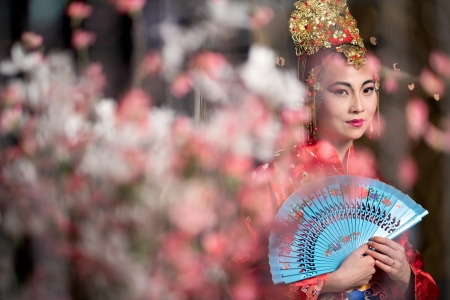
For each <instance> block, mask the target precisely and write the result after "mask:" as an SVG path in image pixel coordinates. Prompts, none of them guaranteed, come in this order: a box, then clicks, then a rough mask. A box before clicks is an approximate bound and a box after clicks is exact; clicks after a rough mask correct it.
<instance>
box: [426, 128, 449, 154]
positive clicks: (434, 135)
mask: <svg viewBox="0 0 450 300" xmlns="http://www.w3.org/2000/svg"><path fill="white" fill-rule="evenodd" d="M449 128H450V121H447V130H442V129H440V128H437V127H436V126H434V125H433V124H432V123H430V124H428V128H427V130H426V132H425V133H424V137H423V138H424V140H425V142H426V143H427V144H428V145H429V146H430V147H432V148H433V149H435V150H437V151H444V152H447V153H450V129H449Z"/></svg>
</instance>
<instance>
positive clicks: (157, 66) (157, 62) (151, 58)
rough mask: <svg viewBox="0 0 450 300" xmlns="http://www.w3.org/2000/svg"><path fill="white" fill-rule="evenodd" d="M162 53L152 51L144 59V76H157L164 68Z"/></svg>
mask: <svg viewBox="0 0 450 300" xmlns="http://www.w3.org/2000/svg"><path fill="white" fill-rule="evenodd" d="M162 63H163V61H162V58H161V53H160V52H157V51H150V52H149V53H147V55H146V56H145V58H144V61H143V63H142V73H143V75H144V76H147V75H148V76H155V75H157V74H158V73H159V72H160V71H161V68H162Z"/></svg>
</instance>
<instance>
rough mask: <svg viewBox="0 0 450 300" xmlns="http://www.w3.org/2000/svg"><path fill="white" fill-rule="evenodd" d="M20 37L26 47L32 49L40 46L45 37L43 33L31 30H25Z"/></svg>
mask: <svg viewBox="0 0 450 300" xmlns="http://www.w3.org/2000/svg"><path fill="white" fill-rule="evenodd" d="M20 39H21V40H22V43H23V45H24V46H25V48H27V49H30V50H32V49H36V48H38V47H39V46H41V45H42V42H43V41H44V38H43V37H42V36H41V35H39V34H36V33H34V32H30V31H25V32H23V33H22V35H21V37H20Z"/></svg>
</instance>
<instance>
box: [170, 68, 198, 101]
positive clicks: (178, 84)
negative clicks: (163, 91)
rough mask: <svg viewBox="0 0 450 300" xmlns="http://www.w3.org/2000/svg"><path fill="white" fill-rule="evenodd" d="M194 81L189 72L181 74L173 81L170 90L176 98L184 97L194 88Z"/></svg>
mask: <svg viewBox="0 0 450 300" xmlns="http://www.w3.org/2000/svg"><path fill="white" fill-rule="evenodd" d="M192 86H193V81H192V78H191V76H190V75H189V74H188V73H183V74H181V75H180V76H179V77H178V78H177V79H175V80H174V81H173V82H172V85H171V86H170V92H171V93H172V95H173V96H174V97H176V98H182V97H184V96H186V95H187V93H189V92H190V91H191V89H192Z"/></svg>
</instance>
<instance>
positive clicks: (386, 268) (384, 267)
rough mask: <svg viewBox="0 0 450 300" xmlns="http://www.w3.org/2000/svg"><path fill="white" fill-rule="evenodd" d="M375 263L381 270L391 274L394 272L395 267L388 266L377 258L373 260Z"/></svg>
mask: <svg viewBox="0 0 450 300" xmlns="http://www.w3.org/2000/svg"><path fill="white" fill-rule="evenodd" d="M375 265H376V266H377V267H378V268H380V269H381V270H382V271H384V272H386V273H388V274H393V273H395V272H396V271H395V269H394V268H393V267H391V266H388V265H386V264H384V263H383V262H381V261H379V260H376V261H375Z"/></svg>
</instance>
